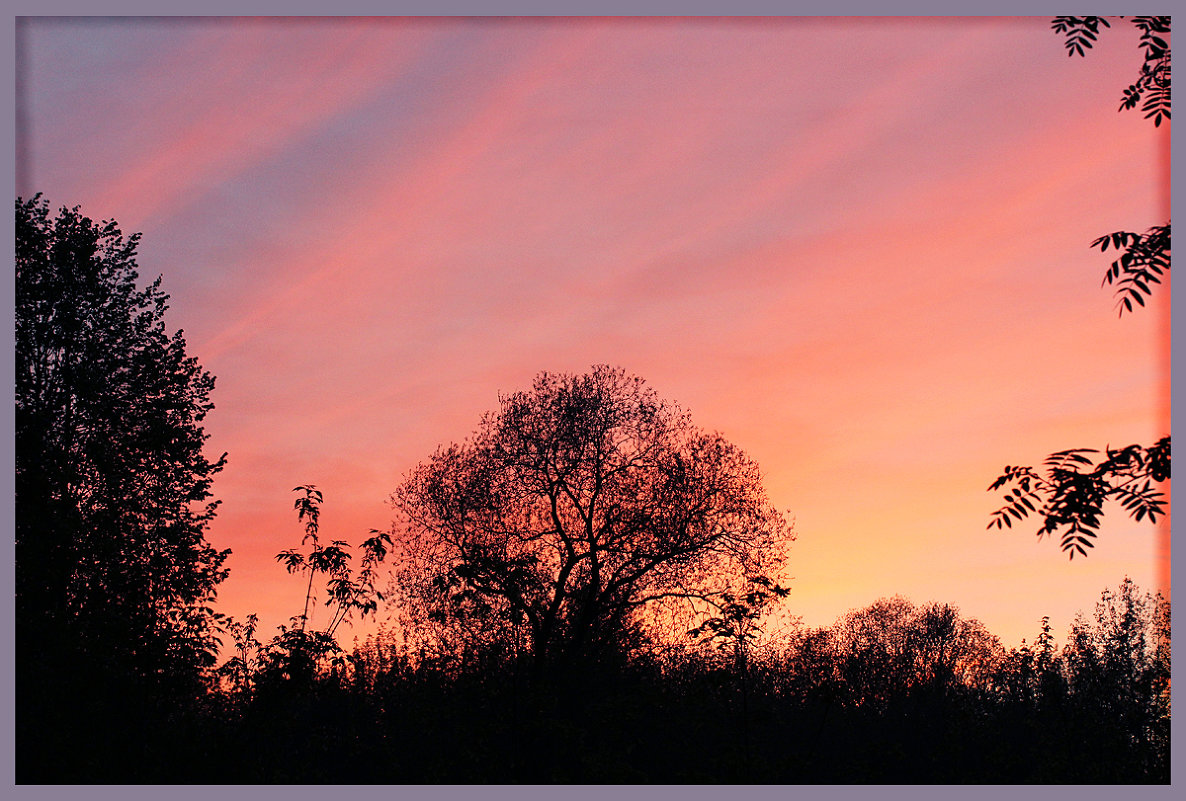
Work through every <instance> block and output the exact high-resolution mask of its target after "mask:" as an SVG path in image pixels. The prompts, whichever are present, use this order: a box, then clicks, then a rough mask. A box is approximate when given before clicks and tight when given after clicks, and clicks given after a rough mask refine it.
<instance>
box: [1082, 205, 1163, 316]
mask: <svg viewBox="0 0 1186 801" xmlns="http://www.w3.org/2000/svg"><path fill="white" fill-rule="evenodd" d="M1091 246H1092V247H1093V248H1095V247H1098V248H1099V249H1100V252H1101V253H1103V252H1106V251H1107V250H1108V247H1109V246H1111V247H1112V248H1113V249H1115V250H1116V251H1117V252H1121V251H1123V252H1121V255H1120V258H1118V259H1116V260H1115V261H1114V262H1112V266H1111V267H1109V268H1108V271H1107V272H1106V273H1105V274H1104V280H1103V282H1102V283H1101V286H1103V285H1104V284H1108V285H1112V284H1114V285H1115V286H1116V294H1117V295H1118V296H1119V300H1118V301H1117V306H1119V313H1120V314H1121V315H1123V314H1124V312H1126V311H1128V312H1131V311H1132V310H1133V303H1136V304H1138V305H1140V306H1144V305H1145V297H1148V296H1151V295H1152V294H1153V289H1152V285H1153V284H1160V283H1161V278H1162V276H1163V275H1165V274H1166V273H1167V272H1169V270H1170V223H1168V222H1167V223H1166V224H1165V225H1158V226H1154V227H1153V228H1150V229H1149V230H1148V231H1147V232H1146V233H1144V234H1137V233H1133V232H1131V231H1116V232H1114V233H1111V234H1107V235H1106V236H1101V237H1100V238H1099V239H1097V240H1095V241H1094V242H1092V243H1091Z"/></svg>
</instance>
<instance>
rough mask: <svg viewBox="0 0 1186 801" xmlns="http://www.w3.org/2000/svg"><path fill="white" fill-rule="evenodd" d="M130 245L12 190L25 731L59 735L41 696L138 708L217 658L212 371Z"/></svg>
mask: <svg viewBox="0 0 1186 801" xmlns="http://www.w3.org/2000/svg"><path fill="white" fill-rule="evenodd" d="M138 243H139V234H133V235H132V236H130V237H127V238H125V237H124V236H123V235H122V233H121V232H120V229H119V228H118V226H117V225H116V223H115V222H114V221H108V222H103V223H101V224H96V223H94V222H92V221H91V220H90V219H88V218H86V217H84V216H82V215H81V214H80V213H79V211H78V209H77V208H75V209H67V208H63V209H61V210H60V211H59V212H58V214H57V216H56V217H54V218H51V216H50V211H49V204H48V203H47V202H46V201H45V200H44V199H42V198H41V196H40V195H38V196H35V197H33V198H31V199H29V200H22V199H20V198H18V199H17V201H16V315H15V316H16V343H15V344H16V432H15V434H16V464H15V467H16V471H15V472H16V475H15V496H16V498H15V501H16V588H15V589H16V621H17V654H18V658H17V664H18V674H17V678H18V697H19V698H20V699H21V703H20V705H19V706H18V719H19V720H20V722H21V725H22V729H23V730H24V731H25V732H26V733H27V734H29V737H26V738H25V739H24V743H26V744H28V743H35V742H37V740H38V738H39V737H44V738H49V740H50V741H54V742H57V741H56V740H54V738H59V740H60V738H62V737H64V736H65V733H64V732H63V731H60V730H55V727H56V726H57V725H58V722H57V721H55V719H54V716H53V715H52V714H50V710H49V708H48V707H53V708H54V709H56V710H58V711H60V712H62V713H63V714H67V713H68V712H69V708H70V707H71V706H72V705H73V706H74V708H75V710H76V711H77V712H78V714H82V710H84V709H85V705H86V704H87V703H90V702H95V703H99V702H100V701H102V699H103V698H104V696H105V695H106V696H107V697H108V700H109V701H111V702H112V703H122V706H123V708H124V713H125V714H128V713H132V714H134V713H135V710H136V707H137V706H138V704H141V705H142V704H146V703H148V701H147V700H144V699H161V698H165V697H169V698H171V699H172V701H171V702H170V703H175V702H176V700H177V699H178V698H185V697H190V698H192V697H194V694H195V693H198V692H200V691H201V690H202V688H203V686H204V682H205V680H206V679H207V677H208V675H209V669H210V668H211V667H212V665H213V662H214V659H215V652H216V648H217V641H216V626H217V621H218V615H217V614H216V613H215V612H214V611H213V609H212V608H211V606H210V604H211V603H212V601H213V600H214V597H215V591H216V588H217V586H218V584H219V582H221V581H222V580H223V578H224V577H225V576H226V572H227V571H226V570H225V569H224V568H223V562H224V561H225V559H226V557H227V555H228V554H229V553H230V552H229V551H219V550H216V549H215V548H213V547H212V546H211V545H210V543H209V542H207V540H206V537H205V532H206V527H207V525H208V523H209V522H210V520H211V519H212V518H213V516H214V513H215V507H216V505H217V504H216V503H215V502H210V501H209V500H208V499H209V497H210V486H211V482H212V480H213V477H214V475H215V474H216V473H217V472H218V471H219V470H220V469H221V468H222V466H223V464H224V461H225V454H224V456H223V457H221V458H219V459H218V460H217V461H210V460H209V459H207V458H206V456H205V455H204V454H203V445H204V443H205V440H206V434H205V433H204V432H203V430H202V425H201V424H202V420H203V419H204V418H205V416H206V414H207V412H209V411H210V409H211V408H212V404H211V403H210V400H209V396H210V392H211V390H212V389H213V387H214V379H213V377H212V376H210V374H209V373H207V372H206V371H204V370H203V369H202V368H201V366H200V365H199V364H198V362H197V360H196V359H194V358H192V357H190V356H188V355H187V354H186V350H185V347H186V346H185V340H184V338H183V337H182V334H181V332H180V331H178V332H177V333H175V334H172V335H170V334H168V333H167V332H166V329H165V323H164V316H165V312H166V310H167V308H168V307H167V305H166V302H167V300H168V296H167V295H166V294H165V293H164V292H162V291H161V289H160V284H161V279H160V278H157V280H156V281H154V282H152V283H151V284H149V285H148V286H147V287H144V288H140V287H138V286H137V283H136V281H137V278H138V275H137V265H136V248H137V245H138ZM141 694H143V697H141ZM121 698H122V699H123V700H122V702H119V699H121ZM137 699H139V700H137ZM47 705H48V706H47ZM113 724H114V721H112V722H109V723H108V724H105V725H107V726H110V725H113ZM88 725H89V724H88ZM25 726H28V727H30V728H25ZM30 732H32V733H30ZM87 736H94V735H91V734H88V735H87ZM99 736H101V737H103V738H107V739H109V740H110V739H112V738H113V736H114V737H116V738H118V736H119V735H118V733H116V734H115V735H113V734H112V732H111V731H110V730H108V731H106V732H104V733H103V734H101V735H99ZM34 747H35V746H34ZM47 747H51V746H47ZM61 747H62V748H63V749H64V750H71V748H70V747H68V746H65V745H62V746H61ZM73 750H75V751H79V750H84V749H81V747H76V748H74V749H73ZM100 761H101V760H100ZM59 778H60V777H59Z"/></svg>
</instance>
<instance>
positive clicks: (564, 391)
mask: <svg viewBox="0 0 1186 801" xmlns="http://www.w3.org/2000/svg"><path fill="white" fill-rule="evenodd" d="M500 401H501V409H500V410H499V411H498V412H497V413H494V414H488V415H486V416H485V417H484V418H483V419H482V421H481V424H480V425H479V427H478V430H477V431H476V432H475V433H474V434H473V435H472V437H471V438H470V439H469V440H467V441H466V442H465V443H463V444H460V445H458V444H453V445H450V446H448V447H446V448H441V449H438V451H437V452H436V454H434V455H433V457H432V458H431V459H429V460H428V461H427V462H424V463H423V464H421V465H419V466H418V467H417V468H416V469H415V470H413V471H412V472H411V474H410V475H409V476H408V477H407V479H406V480H405V482H404V484H403V485H402V486H401V487H400V488H399V489H398V490H397V491H396V492H395V493H394V494H393V496H392V502H393V505H394V507H395V509H396V510H397V512H398V513H399V516H400V517H399V522H398V524H397V530H396V538H397V545H398V547H399V548H400V550H401V551H402V554H401V559H402V562H403V564H404V565H406V569H405V570H403V571H402V573H401V574H400V575H399V581H400V583H401V585H402V587H403V590H404V592H406V593H407V594H408V595H409V597H411V598H413V599H414V600H415V601H416V602H417V603H419V604H420V605H421V608H422V610H423V613H424V615H426V616H431V617H432V619H433V620H435V621H436V623H437V624H438V626H439V627H440V629H439V630H440V631H444V630H446V629H447V630H448V631H449V632H451V633H452V634H453V636H454V637H455V639H459V640H462V641H465V642H469V643H471V644H474V643H476V645H477V647H479V648H481V647H494V646H495V645H497V644H502V645H503V646H504V647H505V645H506V644H508V643H511V642H513V641H515V639H516V634H515V632H516V631H518V630H520V629H521V630H523V631H524V632H525V635H526V636H524V637H523V640H524V642H523V647H524V650H525V651H527V652H529V653H530V655H531V658H532V660H533V662H534V666H535V669H536V671H537V674H538V673H540V672H544V671H545V670H546V668H547V666H548V665H550V664H552V663H553V662H556V661H559V662H565V663H568V664H572V663H574V662H579V661H581V660H584V659H588V658H600V657H603V656H606V655H608V654H611V653H613V652H615V651H620V650H621V649H623V647H624V646H625V645H626V642H627V640H628V638H629V637H631V636H633V637H637V636H640V635H641V633H642V632H643V631H644V630H645V629H646V628H647V627H648V626H651V625H653V624H655V623H656V621H662V620H666V619H667V618H665V617H664V616H665V615H667V614H672V613H674V614H676V615H677V616H678V615H681V614H682V615H683V617H682V618H681V619H683V620H694V619H695V616H697V615H699V614H703V613H706V612H707V611H708V610H709V609H710V608H711V607H710V606H709V603H710V602H712V601H719V600H720V599H722V598H723V597H724V596H725V594H726V593H729V594H731V595H733V596H734V597H742V596H744V595H745V594H746V591H747V588H752V587H754V586H755V585H754V584H753V580H754V579H759V578H760V579H763V580H765V579H768V578H770V577H771V576H773V577H774V578H775V579H777V577H778V575H777V574H778V571H779V569H780V567H781V565H782V564H783V561H784V558H785V549H786V546H787V544H788V542H789V540H790V539H791V534H790V532H789V530H788V527H787V524H786V522H785V520H784V519H783V517H782V515H781V514H779V513H778V512H777V511H776V510H775V509H774V508H773V507H772V506H771V505H770V503H769V501H768V500H767V498H766V495H765V492H764V491H763V489H762V486H761V479H760V474H759V471H758V466H757V465H756V464H755V463H754V462H753V461H752V460H750V459H749V458H748V457H747V456H746V455H745V454H744V453H742V452H741V451H740V450H739V449H737V448H736V447H735V446H733V445H731V444H730V443H728V442H726V441H725V440H724V438H723V437H721V436H720V435H719V434H710V433H707V432H704V431H702V430H700V429H699V428H697V427H695V426H694V425H693V424H692V422H691V420H690V418H689V416H688V415H687V414H685V413H683V412H682V411H680V409H679V408H678V407H676V406H675V405H673V404H670V403H666V402H664V401H662V400H660V399H659V398H658V397H657V396H656V394H655V392H654V391H653V390H652V389H650V388H649V387H647V385H646V384H645V382H643V380H642V379H640V378H637V377H633V376H629V375H627V374H626V373H625V372H624V371H622V370H620V369H614V368H610V367H606V366H599V367H595V368H594V369H593V370H592V371H591V372H590V373H588V374H585V375H558V374H550V373H541V374H540V375H539V376H538V377H537V378H536V379H535V382H534V385H533V387H532V389H531V391H529V392H516V393H514V394H511V395H509V396H505V397H501V398H500ZM758 586H761V585H758ZM687 629H688V625H687V624H686V623H685V625H683V626H682V628H680V632H686V631H687ZM632 632H633V634H632Z"/></svg>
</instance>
